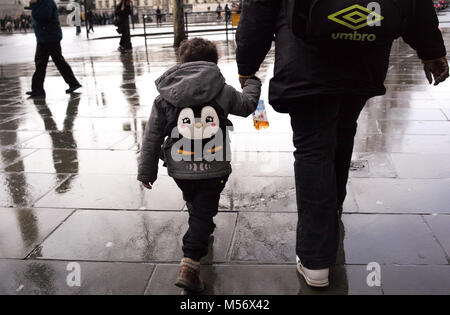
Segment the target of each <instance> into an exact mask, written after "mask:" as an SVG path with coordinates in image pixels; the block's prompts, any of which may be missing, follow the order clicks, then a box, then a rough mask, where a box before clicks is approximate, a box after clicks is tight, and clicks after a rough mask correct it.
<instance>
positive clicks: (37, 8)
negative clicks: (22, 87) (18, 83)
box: [26, 0, 81, 97]
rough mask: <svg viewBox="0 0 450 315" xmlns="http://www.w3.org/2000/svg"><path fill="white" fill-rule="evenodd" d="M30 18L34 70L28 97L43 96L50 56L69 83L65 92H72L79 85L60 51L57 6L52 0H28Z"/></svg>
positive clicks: (60, 37) (59, 26)
mask: <svg viewBox="0 0 450 315" xmlns="http://www.w3.org/2000/svg"><path fill="white" fill-rule="evenodd" d="M30 8H31V18H32V25H33V29H34V33H35V35H36V41H37V46H36V54H35V57H34V62H35V65H36V71H35V72H34V74H33V78H32V82H31V91H29V92H27V93H26V94H27V95H30V97H45V90H44V80H45V74H46V70H47V64H48V59H49V57H50V56H51V57H52V60H53V62H54V63H55V66H56V68H57V69H58V71H59V72H60V73H61V75H62V77H63V78H64V81H66V83H67V84H68V85H69V88H68V89H67V90H66V93H72V92H74V91H75V90H77V89H79V88H80V87H81V84H80V83H79V82H78V80H77V79H76V78H75V75H74V74H73V71H72V68H70V66H69V65H68V64H67V62H66V60H65V59H64V57H63V56H62V52H61V44H60V42H61V39H62V31H61V25H60V23H59V14H58V8H57V7H56V4H55V1H53V0H30Z"/></svg>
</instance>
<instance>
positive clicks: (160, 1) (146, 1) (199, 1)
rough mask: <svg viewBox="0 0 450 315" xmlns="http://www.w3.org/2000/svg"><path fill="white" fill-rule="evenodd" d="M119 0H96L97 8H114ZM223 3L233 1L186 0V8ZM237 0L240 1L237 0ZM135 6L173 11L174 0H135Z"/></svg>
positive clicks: (211, 7)
mask: <svg viewBox="0 0 450 315" xmlns="http://www.w3.org/2000/svg"><path fill="white" fill-rule="evenodd" d="M118 1H119V0H95V9H96V10H99V11H103V10H113V9H114V7H115V5H116V4H117V2H118ZM219 2H220V3H221V6H222V8H223V7H224V6H225V4H226V3H229V4H230V5H231V3H233V1H228V2H226V1H217V0H184V4H185V9H186V10H190V11H193V12H202V11H215V10H216V7H217V5H218V4H219ZM235 2H238V0H236V1H235ZM133 4H134V6H135V7H137V8H139V9H142V10H147V11H152V10H156V8H157V7H159V8H160V9H161V10H162V11H163V12H172V8H173V0H134V1H133Z"/></svg>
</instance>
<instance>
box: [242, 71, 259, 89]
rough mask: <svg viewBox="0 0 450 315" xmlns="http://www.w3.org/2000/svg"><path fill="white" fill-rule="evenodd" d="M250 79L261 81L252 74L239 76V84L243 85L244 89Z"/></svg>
mask: <svg viewBox="0 0 450 315" xmlns="http://www.w3.org/2000/svg"><path fill="white" fill-rule="evenodd" d="M248 79H257V80H259V79H258V78H257V77H256V76H255V75H254V74H252V75H239V82H240V83H241V88H244V86H245V82H247V80H248Z"/></svg>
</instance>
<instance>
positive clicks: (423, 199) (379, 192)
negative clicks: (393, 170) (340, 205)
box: [350, 178, 450, 214]
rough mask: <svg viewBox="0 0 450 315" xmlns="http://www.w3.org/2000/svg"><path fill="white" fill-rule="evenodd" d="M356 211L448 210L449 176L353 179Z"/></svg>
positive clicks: (409, 211)
mask: <svg viewBox="0 0 450 315" xmlns="http://www.w3.org/2000/svg"><path fill="white" fill-rule="evenodd" d="M350 186H351V188H352V191H353V193H354V198H355V200H356V202H357V204H358V207H359V212H366V213H424V214H433V213H450V207H449V203H450V179H384V178H380V179H379V178H373V179H372V178H369V179H366V178H353V179H352V182H351V183H350Z"/></svg>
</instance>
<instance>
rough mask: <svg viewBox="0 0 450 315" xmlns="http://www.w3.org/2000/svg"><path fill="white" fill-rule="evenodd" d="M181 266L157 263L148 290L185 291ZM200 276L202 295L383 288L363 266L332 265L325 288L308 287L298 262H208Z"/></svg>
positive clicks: (346, 291)
mask: <svg viewBox="0 0 450 315" xmlns="http://www.w3.org/2000/svg"><path fill="white" fill-rule="evenodd" d="M178 270H179V266H178V265H169V264H161V265H157V266H156V268H155V272H154V274H153V276H152V279H151V280H150V283H149V286H148V288H147V291H146V293H145V294H147V295H162V294H171V295H180V294H184V293H185V292H183V291H182V290H181V289H179V288H177V287H175V286H174V285H173V283H174V281H175V279H176V277H177V274H178ZM201 277H202V279H203V281H204V282H205V286H206V290H205V292H202V294H203V295H322V294H326V295H330V294H339V295H345V294H378V295H379V294H381V289H380V288H369V287H368V286H367V284H366V277H367V272H366V271H365V268H364V267H361V266H338V267H334V268H332V269H331V271H330V280H331V286H330V287H329V288H326V289H312V288H310V287H308V286H307V285H306V283H305V281H304V280H303V278H302V277H301V276H300V275H299V274H298V272H297V271H296V267H295V265H281V266H280V265H212V266H211V265H207V266H202V267H201Z"/></svg>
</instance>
